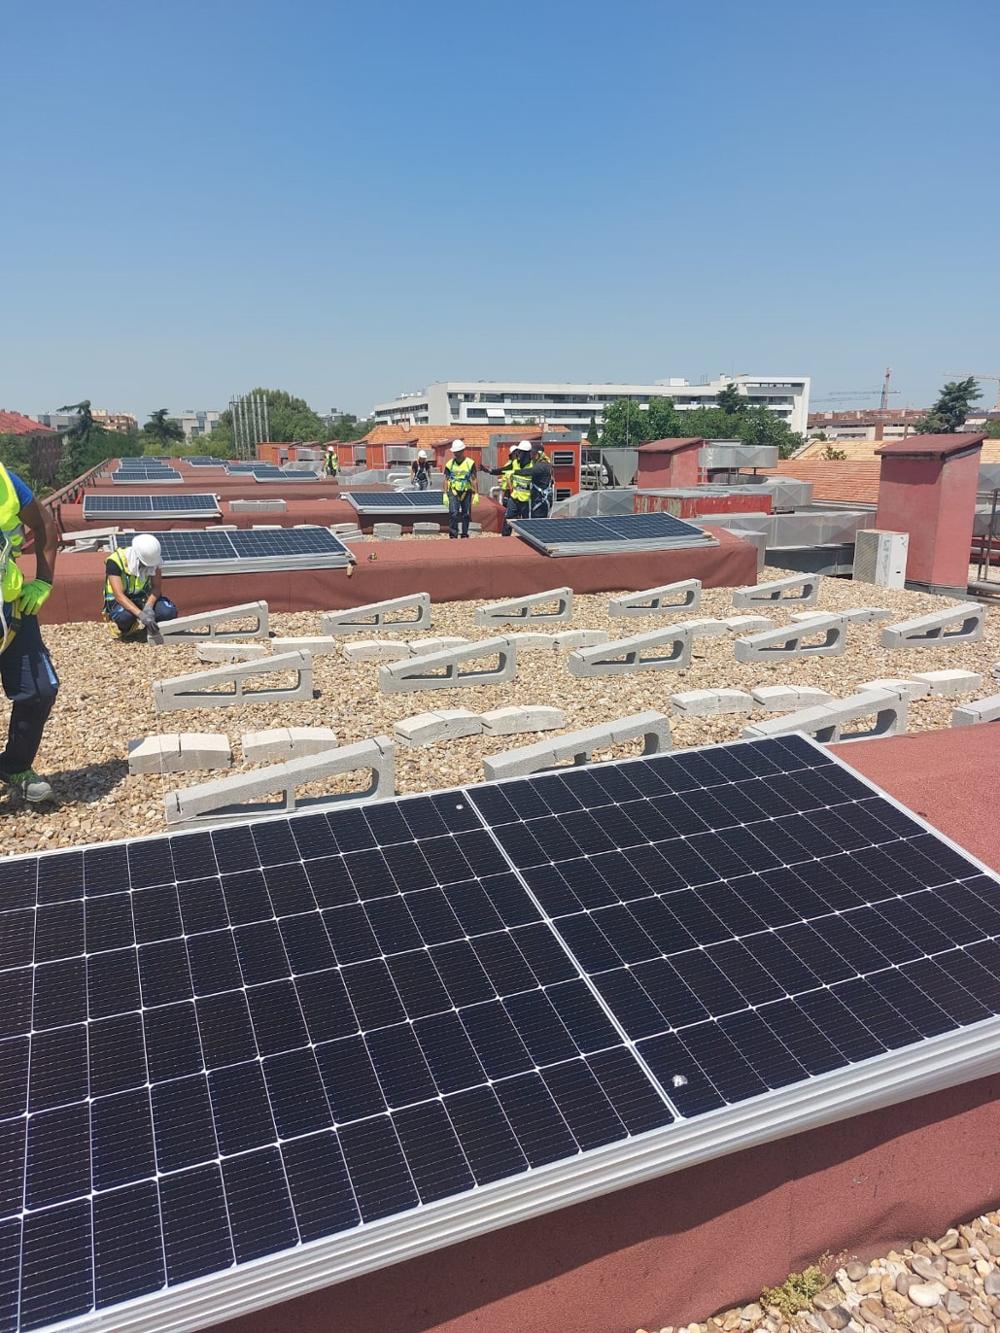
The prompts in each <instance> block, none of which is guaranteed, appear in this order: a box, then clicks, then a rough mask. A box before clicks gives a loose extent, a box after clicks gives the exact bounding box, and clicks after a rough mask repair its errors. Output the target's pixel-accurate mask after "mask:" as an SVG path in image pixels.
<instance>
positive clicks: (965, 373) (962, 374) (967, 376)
mask: <svg viewBox="0 0 1000 1333" xmlns="http://www.w3.org/2000/svg"><path fill="white" fill-rule="evenodd" d="M945 374H946V375H954V376H955V378H956V379H963V380H993V381H994V382H995V383H996V386H997V400H996V402H995V403H994V404H993V407H992V408H991V409H990V410H991V411H993V412H1000V375H976V374H974V373H973V372H972V371H971V370H946V371H945Z"/></svg>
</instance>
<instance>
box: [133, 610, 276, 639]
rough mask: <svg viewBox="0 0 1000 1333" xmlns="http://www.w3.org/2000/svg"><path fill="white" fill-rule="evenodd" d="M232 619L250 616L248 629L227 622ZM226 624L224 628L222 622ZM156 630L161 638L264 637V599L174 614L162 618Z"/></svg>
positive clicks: (265, 614) (265, 631) (265, 624)
mask: <svg viewBox="0 0 1000 1333" xmlns="http://www.w3.org/2000/svg"><path fill="white" fill-rule="evenodd" d="M232 620H253V621H255V624H254V626H253V628H252V629H246V628H245V627H244V628H237V627H236V626H234V625H229V622H230V621H232ZM227 625H229V628H228V629H227V628H226V626H227ZM159 628H160V633H161V634H162V635H163V637H164V638H165V639H170V640H171V641H177V640H181V639H266V638H267V635H268V627H267V602H245V603H244V604H243V605H242V606H222V607H220V608H219V609H218V610H217V611H204V612H202V614H201V615H196V616H178V618H177V619H176V620H164V621H162V622H161V624H160V627H159Z"/></svg>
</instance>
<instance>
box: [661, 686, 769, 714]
mask: <svg viewBox="0 0 1000 1333" xmlns="http://www.w3.org/2000/svg"><path fill="white" fill-rule="evenodd" d="M670 704H671V707H672V708H673V709H674V711H675V712H677V713H682V714H685V713H686V714H687V715H688V717H710V716H713V715H715V714H717V713H750V712H752V711H753V707H754V701H753V699H752V698H751V697H750V695H749V694H747V693H746V692H745V691H744V690H682V691H681V693H680V694H672V695H671V696H670Z"/></svg>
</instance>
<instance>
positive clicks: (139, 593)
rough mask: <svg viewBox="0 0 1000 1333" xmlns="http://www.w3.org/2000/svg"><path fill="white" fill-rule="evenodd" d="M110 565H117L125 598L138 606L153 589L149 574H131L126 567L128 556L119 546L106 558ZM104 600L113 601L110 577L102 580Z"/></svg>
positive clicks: (113, 594)
mask: <svg viewBox="0 0 1000 1333" xmlns="http://www.w3.org/2000/svg"><path fill="white" fill-rule="evenodd" d="M108 561H109V563H111V564H114V565H117V566H118V568H119V570H120V571H121V580H122V588H123V589H124V590H125V596H126V597H128V598H129V600H130V601H133V602H135V603H136V605H137V606H138V605H139V604H140V603H141V602H145V600H146V598H147V597H148V596H149V594H150V590H151V589H152V587H153V580H152V577H151V576H150V575H149V574H145V575H143V574H131V573H129V567H128V554H127V552H126V550H125V548H124V547H121V546H119V547H118V549H117V550H115V551H112V552H111V554H110V555H109V556H108ZM104 600H105V602H113V601H115V593H114V589H113V588H112V587H111V575H110V574H109V575H108V576H107V578H106V579H105V580H104Z"/></svg>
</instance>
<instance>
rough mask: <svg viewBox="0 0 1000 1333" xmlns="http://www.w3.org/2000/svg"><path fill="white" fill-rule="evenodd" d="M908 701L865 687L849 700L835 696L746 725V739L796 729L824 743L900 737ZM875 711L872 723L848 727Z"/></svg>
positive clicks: (890, 692) (780, 733) (903, 729)
mask: <svg viewBox="0 0 1000 1333" xmlns="http://www.w3.org/2000/svg"><path fill="white" fill-rule="evenodd" d="M908 706H909V700H908V699H907V698H906V697H905V696H904V695H902V694H899V693H898V692H896V691H892V690H864V691H862V692H860V693H858V694H852V695H850V696H849V697H848V698H847V699H834V700H832V702H830V703H829V704H817V705H815V706H814V707H812V708H803V709H800V710H799V711H798V712H795V713H786V714H785V716H784V717H775V718H770V719H769V720H768V721H766V722H755V723H753V724H752V725H751V726H748V727H744V728H743V737H744V739H746V740H761V739H763V738H765V737H768V736H786V735H788V734H789V733H790V732H793V731H804V732H805V733H806V735H808V736H813V737H814V738H815V739H816V740H818V741H820V742H822V743H823V744H828V743H829V742H831V741H860V740H873V739H874V738H876V737H879V736H898V735H900V734H901V733H902V732H904V731H905V730H906V719H907V709H908ZM873 713H874V714H875V720H874V722H873V723H872V724H871V726H869V727H867V728H865V729H863V730H861V731H858V730H857V729H854V730H850V731H848V730H846V729H845V728H846V727H847V725H848V724H849V723H851V722H856V721H857V720H858V719H859V718H864V717H870V716H871V715H872V714H873Z"/></svg>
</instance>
